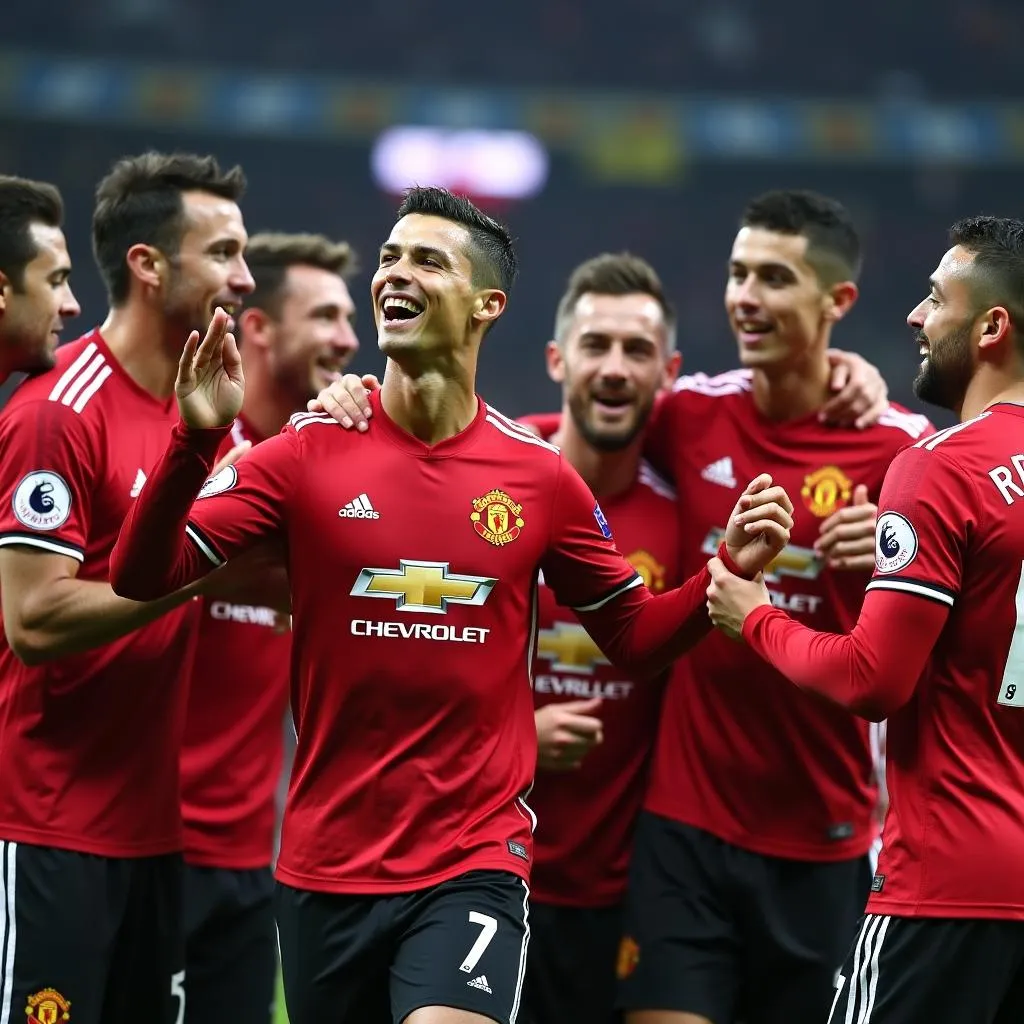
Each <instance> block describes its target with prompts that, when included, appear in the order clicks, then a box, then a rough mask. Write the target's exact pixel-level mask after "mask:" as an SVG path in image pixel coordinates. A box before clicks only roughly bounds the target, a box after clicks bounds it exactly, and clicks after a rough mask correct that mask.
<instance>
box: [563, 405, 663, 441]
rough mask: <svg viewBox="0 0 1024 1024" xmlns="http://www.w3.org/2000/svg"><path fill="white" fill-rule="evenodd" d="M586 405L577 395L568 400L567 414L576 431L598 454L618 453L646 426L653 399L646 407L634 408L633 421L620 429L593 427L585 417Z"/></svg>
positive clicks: (652, 406)
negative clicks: (570, 417)
mask: <svg viewBox="0 0 1024 1024" xmlns="http://www.w3.org/2000/svg"><path fill="white" fill-rule="evenodd" d="M587 405H588V403H587V398H586V397H585V396H582V395H577V396H574V397H572V398H570V399H569V414H570V415H571V416H572V419H573V423H575V424H576V429H577V430H578V431H579V432H580V434H581V435H582V436H583V439H584V440H585V441H586V442H587V444H589V445H590V446H591V448H594V449H596V450H597V451H599V452H619V451H622V449H623V448H628V447H629V446H630V445H631V444H632V443H633V441H634V439H635V438H636V436H637V435H638V434H639V433H640V432H641V431H642V430H643V429H644V427H645V426H646V424H647V420H648V418H649V417H650V415H651V410H652V409H653V408H654V399H653V398H652V399H651V400H650V401H649V402H647V403H646V405H638V406H636V413H635V416H634V418H633V421H632V422H631V423H627V424H625V425H624V426H622V427H605V428H601V427H595V426H594V425H593V423H592V422H591V421H590V419H589V418H588V416H587Z"/></svg>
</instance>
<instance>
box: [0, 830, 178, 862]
mask: <svg viewBox="0 0 1024 1024" xmlns="http://www.w3.org/2000/svg"><path fill="white" fill-rule="evenodd" d="M0 839H2V840H3V841H4V842H8V843H26V844H27V845H29V846H43V847H49V848H50V849H53V850H69V851H70V852H72V853H87V854H91V855H93V856H95V857H114V858H118V859H135V858H137V857H163V856H165V855H166V854H168V853H181V850H182V842H181V836H180V835H175V836H174V837H168V838H166V839H161V840H152V841H150V842H146V843H103V842H97V841H95V840H92V839H84V838H82V837H81V836H67V835H60V834H58V833H55V832H52V831H46V832H37V831H35V830H34V829H29V828H18V827H17V826H9V825H5V824H3V823H2V822H0Z"/></svg>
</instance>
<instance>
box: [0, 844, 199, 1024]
mask: <svg viewBox="0 0 1024 1024" xmlns="http://www.w3.org/2000/svg"><path fill="white" fill-rule="evenodd" d="M0 868H2V873H0V1008H6V1007H8V1006H9V1007H10V1020H11V1021H15V1020H19V1021H27V1022H28V1024H32V1022H35V1021H51V1020H52V1021H62V1020H64V1019H70V1021H72V1022H73V1024H135V1022H136V1021H138V1020H139V1019H140V1015H141V1016H142V1017H144V1018H145V1019H146V1020H147V1021H150V1020H151V1021H154V1022H156V1024H175V1022H178V1021H180V1019H181V1017H180V1013H181V1011H182V1009H183V1006H184V999H185V994H184V977H185V972H184V944H183V941H182V927H181V868H182V864H181V857H180V856H178V855H177V854H173V855H168V856H164V857H140V858H134V859H132V858H118V857H98V856H94V855H93V854H87V853H76V852H74V851H72V850H57V849H54V848H52V847H49V846H29V845H28V844H26V843H13V842H0ZM68 1006H70V1007H71V1009H70V1010H69V1009H68ZM64 1013H68V1014H69V1018H64V1016H63V1014H64Z"/></svg>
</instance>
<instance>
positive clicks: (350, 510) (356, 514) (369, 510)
mask: <svg viewBox="0 0 1024 1024" xmlns="http://www.w3.org/2000/svg"><path fill="white" fill-rule="evenodd" d="M338 515H339V516H341V518H342V519H380V513H379V512H378V511H376V510H375V509H374V507H373V506H372V505H371V504H370V499H369V498H368V497H367V496H366V493H365V492H363V493H362V494H360V495H359V497H358V498H353V499H352V500H351V501H350V502H349V503H348V504H347V505H346V506H345V507H344V508H340V509H338Z"/></svg>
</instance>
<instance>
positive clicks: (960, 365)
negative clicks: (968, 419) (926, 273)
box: [907, 246, 977, 410]
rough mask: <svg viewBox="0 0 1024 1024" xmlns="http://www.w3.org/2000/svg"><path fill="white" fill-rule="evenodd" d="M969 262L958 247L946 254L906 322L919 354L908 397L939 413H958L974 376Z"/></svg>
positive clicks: (973, 322) (973, 315) (973, 312)
mask: <svg viewBox="0 0 1024 1024" xmlns="http://www.w3.org/2000/svg"><path fill="white" fill-rule="evenodd" d="M971 260H972V257H971V256H970V254H969V253H966V252H964V251H963V250H962V249H960V247H959V246H954V248H952V249H950V250H949V252H947V253H946V255H945V256H943V257H942V262H941V263H939V265H938V267H937V268H936V270H935V273H934V274H933V275H932V278H931V282H930V289H929V292H928V295H927V297H926V298H924V299H923V300H922V301H921V302H919V303H918V304H917V306H915V307H914V309H913V310H911V312H910V316H908V317H907V323H908V324H909V325H910V327H911V328H912V329H913V331H914V340H915V341H916V342H917V344H918V347H919V350H920V353H921V367H920V369H919V370H918V373H917V376H916V377H915V378H914V394H915V395H917V397H918V398H920V399H921V401H922V402H929V403H930V404H931V405H937V406H940V407H941V408H943V409H953V410H959V409H960V406H961V405H962V404H963V400H964V395H965V394H966V393H967V386H968V385H969V384H970V382H971V377H973V376H974V370H975V358H974V338H973V335H974V326H975V319H976V313H977V311H976V310H975V309H974V306H973V304H972V301H971V293H970V286H969V282H968V279H967V272H968V270H969V267H970V264H971Z"/></svg>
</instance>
